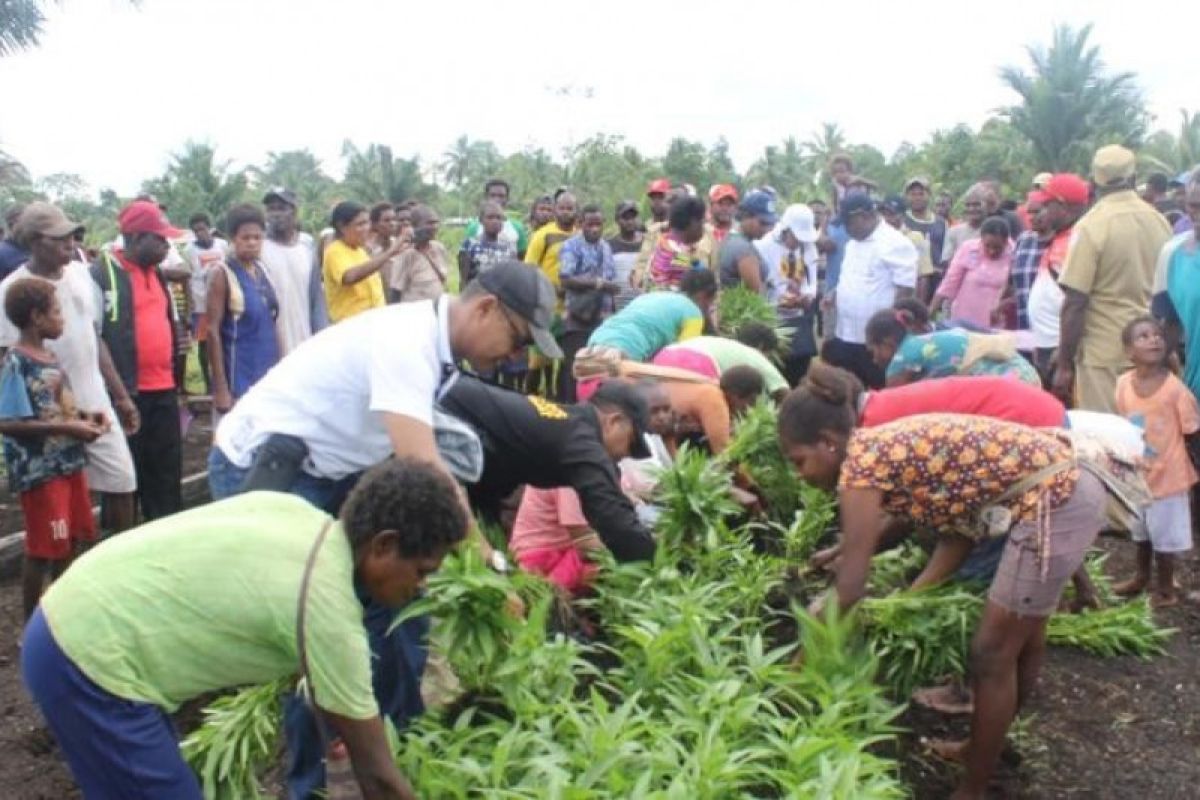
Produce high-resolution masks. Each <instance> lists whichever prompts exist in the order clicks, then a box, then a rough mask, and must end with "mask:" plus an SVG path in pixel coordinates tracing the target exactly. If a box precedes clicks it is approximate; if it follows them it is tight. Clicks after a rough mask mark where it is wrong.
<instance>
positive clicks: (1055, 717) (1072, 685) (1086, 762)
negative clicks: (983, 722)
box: [0, 541, 1200, 800]
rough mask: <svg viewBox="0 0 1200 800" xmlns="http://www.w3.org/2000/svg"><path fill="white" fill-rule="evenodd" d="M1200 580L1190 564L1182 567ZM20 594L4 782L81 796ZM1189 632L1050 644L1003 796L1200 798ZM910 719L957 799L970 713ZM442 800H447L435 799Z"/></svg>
mask: <svg viewBox="0 0 1200 800" xmlns="http://www.w3.org/2000/svg"><path fill="white" fill-rule="evenodd" d="M1103 546H1104V547H1105V548H1106V549H1108V550H1110V551H1112V552H1113V556H1112V557H1111V558H1110V559H1109V564H1108V567H1109V569H1110V570H1111V571H1113V572H1120V571H1121V570H1124V569H1127V568H1128V566H1129V564H1130V554H1131V550H1132V548H1130V547H1129V545H1127V544H1124V543H1119V542H1114V541H1105V542H1104V543H1103ZM1180 577H1181V580H1182V581H1184V583H1185V584H1186V585H1189V586H1197V587H1200V570H1198V569H1197V562H1196V561H1189V562H1188V566H1187V568H1186V569H1185V570H1183V572H1182V574H1181V576H1180ZM20 618H21V610H20V590H19V587H18V586H17V585H16V584H15V583H7V584H0V715H2V719H0V778H2V785H3V787H4V788H3V791H2V792H0V793H2V794H3V796H4V797H5V798H8V799H9V800H63V799H64V798H76V797H79V796H80V795H79V793H78V792H77V791H76V790H75V789H74V785H73V783H72V781H71V777H70V775H69V773H68V772H67V770H66V767H65V765H64V764H63V762H62V760H61V759H60V757H59V754H58V752H57V748H56V747H55V745H54V743H53V742H52V740H51V739H50V737H49V736H48V735H47V733H46V731H45V728H44V726H43V724H42V722H41V719H40V717H39V716H38V714H37V711H36V709H34V708H33V706H32V704H31V702H30V701H29V700H28V698H27V697H26V696H25V693H24V690H23V688H22V686H21V679H20V664H19V661H20V653H19V650H18V648H17V637H18V634H19V632H20V627H21V619H20ZM1160 619H1161V621H1162V622H1163V623H1165V624H1167V625H1170V626H1172V627H1176V628H1179V633H1178V634H1177V635H1176V636H1175V637H1174V639H1173V640H1172V641H1171V643H1170V646H1169V649H1168V653H1167V654H1166V655H1165V656H1161V657H1159V658H1156V659H1153V660H1151V661H1141V660H1139V659H1136V658H1115V659H1098V658H1094V657H1091V656H1088V655H1086V654H1082V653H1079V652H1076V651H1072V650H1065V649H1054V650H1052V651H1051V653H1050V656H1049V659H1048V662H1047V665H1046V670H1045V672H1044V677H1043V682H1042V685H1041V687H1040V690H1039V692H1038V694H1037V696H1036V697H1035V700H1034V702H1033V704H1032V706H1031V708H1030V709H1029V711H1030V713H1031V714H1032V715H1033V716H1032V719H1031V720H1030V721H1028V722H1027V723H1026V724H1024V725H1022V726H1021V733H1020V735H1018V736H1016V737H1013V738H1014V739H1015V745H1014V747H1012V748H1010V750H1011V751H1012V752H1009V753H1008V754H1006V763H1005V765H1004V767H1003V768H1002V769H1001V770H1000V773H999V775H998V778H997V787H996V790H995V792H994V793H993V795H992V797H996V798H1028V799H1029V800H1060V799H1061V800H1084V799H1086V800H1093V799H1095V800H1184V799H1185V798H1193V797H1198V796H1200V790H1198V789H1197V787H1198V786H1200V687H1198V686H1197V683H1198V680H1200V607H1197V606H1186V607H1182V608H1178V609H1173V610H1170V611H1167V612H1163V613H1162V614H1161V615H1160ZM901 722H902V723H903V724H904V725H905V726H906V727H908V728H909V729H910V730H911V733H910V734H908V735H906V736H905V737H904V747H905V756H904V763H905V769H904V772H905V777H906V778H907V779H908V781H909V782H910V785H912V786H913V787H914V797H916V798H919V800H938V799H939V798H944V797H946V796H947V795H948V794H949V792H950V790H951V788H952V787H953V783H954V777H955V776H954V770H953V768H950V767H947V766H946V765H945V764H942V763H940V762H938V761H937V760H936V759H934V758H932V757H928V756H925V755H923V754H922V748H921V746H920V740H921V738H922V737H937V736H945V735H951V734H952V735H961V734H963V733H965V729H966V726H965V723H964V722H962V721H956V722H952V723H950V724H947V723H946V722H945V721H944V720H942V719H939V718H937V717H936V716H935V715H932V714H929V713H925V712H918V711H910V712H909V713H908V714H907V715H906V716H905V717H904V718H903V719H902V720H901ZM434 800H436V799H434Z"/></svg>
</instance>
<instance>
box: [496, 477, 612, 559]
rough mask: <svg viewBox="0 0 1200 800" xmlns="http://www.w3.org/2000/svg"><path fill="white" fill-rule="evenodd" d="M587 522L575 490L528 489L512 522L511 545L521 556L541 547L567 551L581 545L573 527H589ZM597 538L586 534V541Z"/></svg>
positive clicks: (528, 487) (530, 487) (514, 552)
mask: <svg viewBox="0 0 1200 800" xmlns="http://www.w3.org/2000/svg"><path fill="white" fill-rule="evenodd" d="M587 527H588V521H587V518H586V517H585V516H583V508H581V507H580V505H579V495H578V494H576V493H575V490H574V489H567V488H560V489H535V488H534V487H532V486H527V487H526V488H525V494H524V495H523V496H522V497H521V507H520V508H519V509H518V510H517V518H516V520H515V521H514V522H513V531H512V538H511V539H510V540H509V543H508V544H509V547H510V548H511V549H512V551H513V554H514V555H516V556H517V557H518V558H520V557H521V556H522V555H524V554H526V553H532V552H537V551H540V550H565V549H567V548H569V547H574V546H576V545H577V544H578V542H577V540H576V538H575V537H573V536H572V535H571V530H572V529H574V530H576V531H578V530H579V529H581V528H587ZM588 540H593V541H598V540H595V537H594V536H592V537H587V538H586V539H585V540H584V541H585V542H586V541H588Z"/></svg>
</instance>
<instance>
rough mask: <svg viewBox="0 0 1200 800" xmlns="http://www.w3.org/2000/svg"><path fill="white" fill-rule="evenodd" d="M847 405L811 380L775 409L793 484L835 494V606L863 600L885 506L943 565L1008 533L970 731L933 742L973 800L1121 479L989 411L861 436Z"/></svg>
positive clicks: (981, 632) (957, 797) (986, 620)
mask: <svg viewBox="0 0 1200 800" xmlns="http://www.w3.org/2000/svg"><path fill="white" fill-rule="evenodd" d="M853 400H854V397H853V395H852V393H851V392H850V391H848V390H847V387H846V386H845V384H840V385H839V384H836V383H830V384H826V385H822V384H820V383H819V382H813V381H811V380H805V381H804V383H803V384H802V385H801V387H800V388H799V389H797V390H796V391H795V392H793V393H792V394H791V395H790V396H789V397H788V398H787V400H786V401H784V404H783V407H782V409H781V410H780V415H779V432H780V437H781V439H782V443H783V446H784V448H785V450H786V451H787V453H788V455H789V457H790V458H791V460H792V461H793V463H794V464H795V466H796V469H797V472H798V473H799V474H800V477H802V478H803V479H804V480H806V481H808V482H809V483H811V484H813V485H815V486H818V487H820V488H823V489H826V490H829V491H834V490H837V491H838V495H839V502H840V511H841V520H842V534H841V541H842V547H843V549H842V556H841V559H842V561H841V565H840V567H839V568H838V573H837V581H836V587H837V602H838V604H839V606H840V607H841V608H842V609H843V610H845V609H847V608H849V607H851V606H853V605H854V604H855V603H857V602H858V601H859V600H860V599H862V597H863V595H864V594H865V592H866V584H867V577H868V573H869V572H870V565H871V557H872V556H873V555H874V554H875V551H876V549H877V547H878V544H879V540H880V537H881V535H882V534H883V530H884V525H883V524H882V519H883V515H884V513H885V512H886V513H887V514H889V515H891V516H893V517H897V518H902V519H905V520H907V521H908V522H910V523H912V524H913V525H919V526H923V527H925V528H927V529H930V530H932V531H933V532H935V533H936V534H938V536H939V538H940V540H941V541H943V542H945V547H943V548H941V549H942V557H943V558H945V559H946V562H947V564H948V565H949V566H950V567H951V568H953V567H954V566H956V565H957V564H959V563H961V562H962V561H963V560H964V559H965V558H966V557H967V555H968V554H969V553H970V551H971V549H972V548H973V547H974V545H975V543H977V542H979V541H981V540H983V539H986V538H990V537H994V536H1002V535H1005V534H1008V543H1007V545H1006V546H1005V548H1004V554H1003V556H1002V558H1001V561H1000V565H999V567H998V569H997V571H996V576H995V578H993V580H992V584H991V588H990V590H989V592H988V598H987V604H986V606H985V609H984V612H983V618H982V620H981V622H980V624H979V629H978V630H977V631H976V633H975V638H974V641H973V642H972V645H971V670H970V672H971V678H972V689H973V691H974V697H975V706H974V710H973V713H972V717H971V736H970V739H969V740H968V741H967V742H963V743H943V744H941V745H940V746H939V747H938V750H939V752H940V753H941V754H942V755H944V756H947V757H952V758H961V759H962V760H964V761H965V762H966V768H967V771H966V774H965V776H964V777H963V779H962V782H961V783H960V784H959V787H958V789H957V790H956V791H955V793H954V795H953V798H954V800H980V798H983V797H984V793H985V791H986V789H987V783H988V779H989V777H990V776H991V773H992V770H993V769H994V767H995V763H996V760H997V758H998V757H999V755H1000V752H1001V750H1002V749H1003V747H1004V739H1005V734H1006V733H1007V731H1008V727H1009V725H1010V724H1011V723H1012V720H1013V718H1014V716H1015V715H1016V712H1017V708H1018V707H1019V705H1020V703H1021V701H1022V700H1024V699H1025V698H1026V697H1028V695H1029V692H1030V691H1031V690H1032V688H1033V686H1034V683H1035V681H1036V679H1037V674H1038V671H1039V670H1040V666H1041V661H1042V656H1043V653H1044V648H1045V634H1046V621H1047V619H1048V618H1049V617H1050V615H1051V614H1052V613H1053V612H1054V610H1055V608H1056V606H1057V605H1058V601H1059V598H1060V597H1061V595H1062V591H1063V588H1064V587H1065V585H1066V582H1067V581H1068V580H1069V579H1070V577H1071V575H1072V574H1073V573H1074V572H1075V571H1076V570H1077V569H1079V567H1080V566H1081V565H1082V564H1083V559H1084V556H1085V554H1086V553H1087V550H1088V548H1089V547H1090V546H1091V544H1092V542H1094V541H1095V539H1096V536H1097V534H1098V533H1099V532H1100V527H1101V525H1102V523H1103V521H1104V512H1105V508H1106V505H1107V502H1106V501H1107V500H1108V495H1109V493H1110V492H1112V491H1113V488H1112V487H1113V486H1114V485H1119V483H1120V482H1121V480H1122V479H1127V477H1128V476H1118V475H1116V474H1115V473H1114V472H1113V471H1112V468H1113V466H1114V465H1112V464H1106V463H1104V462H1103V461H1101V460H1098V459H1095V458H1092V457H1091V456H1090V455H1088V454H1085V453H1082V452H1080V451H1079V450H1078V449H1077V448H1075V447H1073V446H1072V443H1071V441H1070V440H1067V439H1064V438H1062V437H1060V436H1059V435H1057V434H1055V433H1053V432H1050V431H1044V430H1038V429H1034V428H1029V427H1026V426H1024V425H1019V424H1015V423H1010V422H1002V421H999V420H994V419H988V418H986V417H974V416H964V415H957V414H923V415H918V416H914V417H908V418H906V419H901V420H898V421H896V422H892V423H889V424H886V425H882V426H880V427H877V428H859V429H857V430H856V429H855V423H856V422H857V417H858V410H857V409H856V407H855V406H854V404H853ZM1122 488H1128V487H1122Z"/></svg>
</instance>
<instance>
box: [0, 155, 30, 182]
mask: <svg viewBox="0 0 1200 800" xmlns="http://www.w3.org/2000/svg"><path fill="white" fill-rule="evenodd" d="M27 183H29V170H27V169H25V165H24V164H22V163H21V162H20V161H18V160H17V159H15V158H13V157H12V156H10V155H9V154H8V153H6V152H5V151H3V150H0V185H3V186H15V185H18V184H20V185H24V184H27Z"/></svg>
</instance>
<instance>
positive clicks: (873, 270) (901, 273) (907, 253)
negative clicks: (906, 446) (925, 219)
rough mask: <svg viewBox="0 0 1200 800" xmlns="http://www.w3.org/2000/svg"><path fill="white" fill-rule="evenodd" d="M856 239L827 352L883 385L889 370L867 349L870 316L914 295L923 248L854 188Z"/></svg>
mask: <svg viewBox="0 0 1200 800" xmlns="http://www.w3.org/2000/svg"><path fill="white" fill-rule="evenodd" d="M841 217H842V222H843V224H844V225H845V226H846V232H847V234H849V236H850V241H849V242H847V243H846V255H845V257H844V258H843V259H842V269H841V275H840V277H839V278H838V285H837V289H836V290H835V295H834V303H835V304H836V307H837V329H836V331H835V335H834V337H833V338H832V339H829V340H828V341H826V342H825V344H824V346H823V347H822V350H821V358H822V359H824V360H825V361H826V362H828V363H829V364H832V365H834V366H836V367H842V368H844V369H846V370H849V371H850V372H852V373H854V374H855V375H856V376H858V378H859V380H861V381H862V382H863V384H865V385H866V386H867V387H868V388H871V389H881V388H883V382H884V375H883V370H882V369H881V368H880V367H878V366H877V365H876V364H875V362H874V361H872V360H871V354H870V353H869V352H868V351H867V345H866V341H867V336H866V333H867V321H868V320H869V319H870V318H871V315H873V314H874V313H875V312H876V311H879V310H881V309H885V308H891V307H892V306H893V305H895V303H896V301H897V300H900V299H903V298H905V297H911V296H912V295H913V293H914V291H915V289H916V285H917V258H918V254H917V248H916V246H914V245H913V243H912V242H911V241H909V239H908V237H907V236H905V235H904V234H903V233H901V232H900V231H898V230H896V229H895V228H893V227H892V226H891V225H888V224H887V223H885V222H884V221H883V220H882V219H880V217H879V212H878V210H877V209H876V206H875V201H874V200H872V199H871V197H870V196H869V195H867V194H864V193H853V194H848V195H847V196H846V197H845V198H844V199H843V200H842V205H841Z"/></svg>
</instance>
